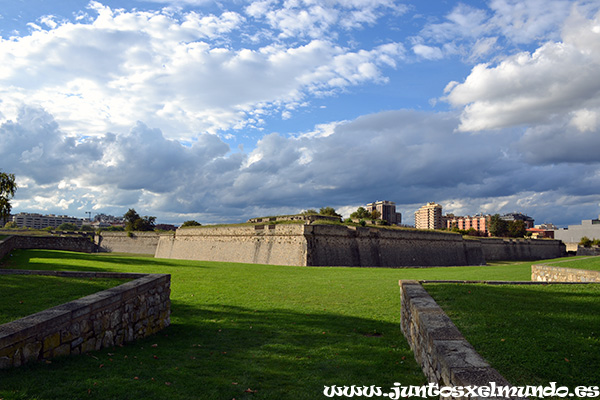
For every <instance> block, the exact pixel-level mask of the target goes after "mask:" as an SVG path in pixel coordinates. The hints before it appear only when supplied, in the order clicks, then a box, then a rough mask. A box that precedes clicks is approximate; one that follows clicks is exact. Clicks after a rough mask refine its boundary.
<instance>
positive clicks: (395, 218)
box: [367, 200, 402, 225]
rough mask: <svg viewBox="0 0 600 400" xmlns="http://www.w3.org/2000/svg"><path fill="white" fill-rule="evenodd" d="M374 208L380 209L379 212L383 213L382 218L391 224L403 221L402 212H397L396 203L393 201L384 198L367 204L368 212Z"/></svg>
mask: <svg viewBox="0 0 600 400" xmlns="http://www.w3.org/2000/svg"><path fill="white" fill-rule="evenodd" d="M374 210H377V211H379V214H381V217H379V218H380V219H383V220H385V221H387V222H389V223H390V224H394V225H399V224H401V223H402V214H401V213H398V212H396V203H394V202H393V201H387V200H384V201H376V202H374V203H369V204H367V211H368V212H373V211H374Z"/></svg>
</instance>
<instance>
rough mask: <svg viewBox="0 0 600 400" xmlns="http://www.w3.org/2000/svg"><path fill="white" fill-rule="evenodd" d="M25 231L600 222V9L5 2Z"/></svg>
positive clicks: (19, 205)
mask: <svg viewBox="0 0 600 400" xmlns="http://www.w3.org/2000/svg"><path fill="white" fill-rule="evenodd" d="M0 171H3V172H10V173H14V174H15V175H16V177H17V183H18V185H19V189H18V191H17V193H16V197H15V198H14V200H13V211H14V212H41V213H55V214H67V215H72V216H77V217H81V218H83V217H85V216H86V212H88V211H89V212H92V215H93V214H96V213H105V214H113V215H123V214H124V213H125V212H126V211H127V210H128V209H129V208H135V209H136V210H137V211H138V212H139V213H140V214H142V215H153V216H157V220H158V222H162V223H181V222H183V221H185V220H189V219H195V220H197V221H199V222H201V223H218V222H238V221H243V220H246V219H248V218H250V217H254V216H262V215H273V214H283V213H286V214H287V213H296V212H298V211H301V210H303V209H307V208H316V209H318V208H319V207H323V206H331V207H334V208H336V209H337V210H338V211H340V212H342V213H343V214H345V215H348V214H349V213H350V212H351V211H353V210H355V209H356V207H358V206H360V205H364V204H366V203H368V202H372V201H376V200H391V201H395V202H396V204H397V206H398V209H399V211H401V212H402V213H403V222H404V223H407V224H412V223H414V211H415V210H416V209H417V208H418V207H420V206H421V205H422V204H424V203H426V202H428V201H436V202H438V203H440V204H442V206H443V207H444V212H453V213H455V214H474V213H478V212H483V213H505V212H514V211H519V212H523V213H526V214H528V215H530V216H532V217H533V218H535V220H536V223H543V222H553V223H555V224H557V225H559V226H566V225H567V224H575V223H579V222H580V220H582V219H591V218H597V217H598V214H599V213H600V1H599V0H591V1H590V0H581V1H577V2H575V1H569V0H488V1H483V0H480V1H477V0H467V1H465V2H453V1H431V0H426V1H423V0H412V1H394V0H283V1H279V0H222V1H219V2H213V1H207V0H152V1H141V0H103V1H87V0H63V1H54V0H0Z"/></svg>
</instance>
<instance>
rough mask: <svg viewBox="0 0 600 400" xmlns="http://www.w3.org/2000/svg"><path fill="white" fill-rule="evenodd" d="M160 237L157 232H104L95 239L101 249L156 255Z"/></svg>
mask: <svg viewBox="0 0 600 400" xmlns="http://www.w3.org/2000/svg"><path fill="white" fill-rule="evenodd" d="M167 235H168V234H167ZM168 236H170V235H168ZM159 237H160V235H159V234H158V233H156V232H102V233H101V234H99V235H96V237H95V239H94V240H95V242H96V244H97V245H98V249H99V251H106V252H111V253H134V254H151V255H154V254H155V253H156V248H157V246H158V240H159Z"/></svg>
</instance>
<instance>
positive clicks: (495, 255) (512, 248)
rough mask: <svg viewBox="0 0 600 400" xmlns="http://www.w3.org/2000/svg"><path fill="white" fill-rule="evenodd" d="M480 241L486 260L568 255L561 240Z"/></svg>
mask: <svg viewBox="0 0 600 400" xmlns="http://www.w3.org/2000/svg"><path fill="white" fill-rule="evenodd" d="M480 242H481V248H482V251H483V255H484V257H485V259H486V261H522V260H543V259H549V258H558V257H563V256H565V255H566V247H565V245H564V244H563V243H562V242H561V241H560V240H550V239H500V238H489V239H486V238H482V239H480Z"/></svg>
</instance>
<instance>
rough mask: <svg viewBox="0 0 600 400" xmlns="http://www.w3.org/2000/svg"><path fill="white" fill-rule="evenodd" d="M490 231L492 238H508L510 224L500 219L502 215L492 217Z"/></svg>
mask: <svg viewBox="0 0 600 400" xmlns="http://www.w3.org/2000/svg"><path fill="white" fill-rule="evenodd" d="M488 231H489V232H490V234H491V235H492V236H498V237H505V236H508V223H507V222H506V221H505V220H503V219H501V218H500V214H495V215H492V217H491V218H490V227H489V229H488Z"/></svg>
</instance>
